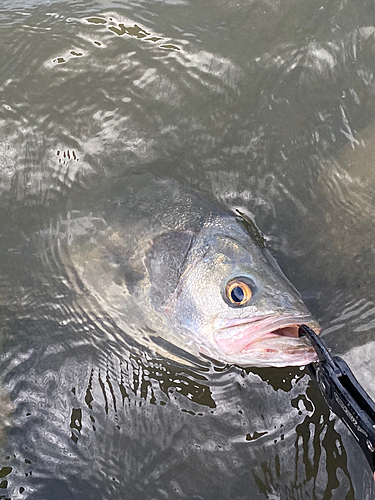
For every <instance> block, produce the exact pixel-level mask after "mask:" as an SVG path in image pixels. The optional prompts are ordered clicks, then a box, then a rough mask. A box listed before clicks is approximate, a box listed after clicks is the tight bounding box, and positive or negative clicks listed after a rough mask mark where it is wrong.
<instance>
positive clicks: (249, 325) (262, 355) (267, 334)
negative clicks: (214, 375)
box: [213, 316, 320, 367]
mask: <svg viewBox="0 0 375 500" xmlns="http://www.w3.org/2000/svg"><path fill="white" fill-rule="evenodd" d="M302 324H307V325H308V326H309V327H310V328H312V329H313V330H314V331H315V332H316V333H319V332H320V327H319V325H318V324H317V323H316V322H315V321H313V320H312V318H311V317H308V316H282V317H276V316H268V317H260V318H254V319H250V320H249V319H248V320H245V319H238V320H230V321H228V322H227V325H223V327H221V328H219V329H217V330H215V332H214V334H213V337H214V340H215V343H216V345H217V347H218V348H219V349H220V351H221V353H222V354H223V355H224V356H223V357H225V359H226V360H227V361H228V362H232V363H236V364H240V365H243V366H278V367H281V366H304V365H306V364H309V363H312V362H314V361H317V359H318V358H317V354H316V352H315V350H314V348H313V347H312V345H311V344H310V343H309V342H308V340H307V339H306V338H305V337H302V338H299V336H298V329H299V327H300V326H301V325H302Z"/></svg>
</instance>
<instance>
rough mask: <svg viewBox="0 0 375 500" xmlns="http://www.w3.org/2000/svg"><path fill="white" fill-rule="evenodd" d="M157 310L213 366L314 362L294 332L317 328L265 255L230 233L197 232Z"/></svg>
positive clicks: (247, 240)
mask: <svg viewBox="0 0 375 500" xmlns="http://www.w3.org/2000/svg"><path fill="white" fill-rule="evenodd" d="M164 312H165V314H167V315H168V317H169V318H170V320H171V321H172V322H173V324H174V326H175V327H176V328H178V329H179V330H181V331H183V332H184V334H185V335H186V337H187V339H188V340H187V342H188V343H189V342H190V343H192V344H195V345H196V346H197V347H198V349H199V351H200V352H202V353H204V354H205V355H207V356H209V357H211V358H214V359H218V360H220V361H224V362H228V363H234V364H238V365H240V366H258V367H261V366H275V367H281V366H303V365H306V364H308V363H311V362H313V361H316V359H317V356H316V353H315V351H314V349H313V347H312V346H311V344H309V342H308V340H307V339H305V338H299V337H298V329H299V326H300V325H302V324H307V325H308V326H310V327H311V328H312V329H313V330H315V331H316V332H318V331H319V330H320V329H319V326H318V324H317V323H316V322H315V321H314V319H313V318H312V316H311V314H310V312H309V311H308V309H307V307H306V306H305V304H304V303H303V302H302V300H301V298H300V296H299V294H298V292H297V291H296V289H295V288H294V287H293V286H292V284H291V283H290V282H289V281H288V279H287V278H286V277H285V276H284V274H283V273H282V272H281V270H280V269H279V268H278V266H277V264H276V263H275V262H274V261H273V259H272V257H271V256H270V254H269V253H268V251H267V250H265V248H261V247H260V246H259V244H257V242H255V241H253V239H252V238H251V237H250V236H249V235H246V237H244V235H243V234H242V233H241V232H240V231H238V230H237V231H221V230H218V228H217V227H215V228H212V227H210V228H209V230H207V231H206V232H204V231H203V234H202V235H201V237H200V238H198V239H197V241H196V242H195V244H194V245H193V246H192V248H191V249H190V251H189V255H188V258H187V259H186V265H185V267H184V270H183V272H182V273H181V275H180V278H179V280H178V283H177V286H176V288H175V290H174V292H173V294H172V296H171V297H170V299H169V300H168V301H167V303H166V304H165V307H164Z"/></svg>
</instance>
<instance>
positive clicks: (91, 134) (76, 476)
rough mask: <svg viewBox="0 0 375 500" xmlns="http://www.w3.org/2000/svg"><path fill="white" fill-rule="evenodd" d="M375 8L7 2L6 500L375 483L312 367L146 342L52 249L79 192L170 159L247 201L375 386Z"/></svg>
mask: <svg viewBox="0 0 375 500" xmlns="http://www.w3.org/2000/svg"><path fill="white" fill-rule="evenodd" d="M374 15H375V7H374V4H373V2H361V3H354V2H349V1H346V2H345V1H343V2H328V1H326V2H323V3H322V2H321V1H319V2H317V1H315V0H311V1H309V2H300V1H294V0H285V1H284V2H276V1H275V2H272V1H262V0H259V1H257V2H256V1H250V0H247V1H245V0H240V1H238V2H237V1H236V2H231V1H230V0H208V1H205V2H202V1H197V0H191V1H190V0H170V1H155V0H153V1H138V2H125V1H117V2H108V1H105V0H98V1H96V2H94V1H85V2H83V1H82V0H79V1H77V0H75V1H60V2H57V1H56V2H52V1H47V0H45V1H43V0H40V1H32V0H29V1H25V0H24V1H22V2H20V1H7V0H3V1H2V2H1V5H0V47H1V51H0V68H1V71H0V105H1V107H0V193H1V195H0V210H1V218H0V249H1V250H0V251H1V259H0V311H1V315H0V328H1V358H0V372H1V375H2V382H1V394H0V397H1V400H2V404H1V406H2V412H1V413H2V417H1V428H2V429H3V430H2V435H1V440H2V441H1V443H2V446H1V450H2V451H1V454H0V466H1V468H0V490H1V492H3V493H1V492H0V498H11V499H13V500H14V499H21V498H33V499H59V500H63V499H88V498H89V499H109V498H111V499H117V498H118V499H123V498H126V499H133V498H134V499H136V498H137V499H139V498H145V499H156V500H159V499H164V498H168V499H180V498H186V499H197V500H198V499H205V500H211V499H212V500H213V499H219V498H220V499H234V498H235V499H250V500H256V499H270V500H271V499H272V500H276V499H283V500H284V499H288V500H292V499H293V500H297V499H301V500H302V499H303V500H306V499H317V500H320V499H324V500H329V499H340V500H341V499H343V498H346V499H356V500H364V499H366V500H367V499H372V498H375V494H374V486H373V482H372V479H371V472H370V470H369V468H368V466H367V463H366V461H365V459H364V458H363V456H362V455H361V453H360V451H359V449H358V447H357V445H356V443H355V440H354V438H352V437H351V436H350V435H349V433H348V431H347V430H346V429H345V428H344V427H343V425H342V424H341V423H340V422H338V421H337V420H336V419H335V418H334V417H333V415H332V414H330V413H329V411H328V409H327V408H326V407H325V405H324V403H323V401H322V399H321V397H320V395H319V393H318V391H317V389H316V388H315V387H314V386H313V384H311V381H310V379H309V377H308V375H307V374H306V373H305V371H301V370H299V369H264V370H260V369H258V370H246V371H244V370H241V369H240V368H238V367H233V366H232V367H231V366H226V367H225V366H222V365H219V364H218V365H214V364H213V363H210V362H208V361H206V360H203V359H202V360H201V361H200V362H198V363H197V362H193V363H192V364H191V366H189V367H186V366H184V365H182V364H180V363H179V362H178V361H173V360H170V359H167V358H165V357H163V356H162V355H157V354H152V352H151V351H150V350H149V349H142V348H141V347H140V346H139V345H138V343H137V342H136V340H135V339H134V335H128V333H129V332H126V331H123V329H120V327H119V325H118V324H116V322H115V321H114V320H113V318H112V317H111V316H110V315H109V314H108V311H106V310H104V309H103V310H102V309H101V308H100V307H99V305H98V303H97V302H95V300H94V299H93V298H92V297H90V294H89V293H88V292H87V290H85V289H82V288H80V287H79V286H76V284H75V282H74V280H72V278H71V275H72V272H73V271H72V269H70V268H69V266H67V264H66V262H64V261H63V260H62V259H61V255H60V253H59V243H60V240H61V238H62V237H63V235H64V234H65V233H64V231H65V229H64V221H66V219H67V217H68V216H69V213H70V211H71V209H72V206H73V200H77V199H79V201H80V204H81V206H85V205H86V207H85V208H86V209H87V210H90V206H88V204H89V203H92V198H91V197H90V196H89V194H90V193H91V192H92V190H93V189H98V187H99V188H100V186H105V185H106V182H108V181H109V180H111V179H113V178H115V177H121V175H122V174H123V173H124V172H126V171H127V170H128V169H130V168H135V169H140V168H146V169H148V170H152V171H153V172H155V173H156V174H160V175H163V176H167V177H169V178H173V179H176V180H178V181H179V182H180V183H181V184H183V185H186V186H187V187H193V188H195V189H197V190H198V191H200V192H201V193H202V194H204V195H205V196H206V197H208V198H209V199H210V200H212V201H215V202H217V203H219V204H220V205H222V206H224V207H227V208H228V209H232V210H233V209H236V208H239V209H240V210H242V211H244V212H245V213H247V214H249V215H251V216H252V217H253V218H254V219H255V220H256V222H257V224H258V225H259V227H261V228H262V230H263V231H264V233H265V235H266V236H267V238H268V245H269V248H270V249H271V251H272V252H273V254H274V255H275V256H276V258H277V260H278V262H279V263H280V265H281V267H282V268H283V270H284V272H285V273H286V274H287V276H288V277H289V278H290V279H291V281H292V282H293V283H294V285H295V286H296V287H297V288H298V289H299V290H300V291H301V292H302V295H303V297H304V298H305V301H306V302H307V303H308V305H309V307H310V308H311V309H312V311H313V312H314V314H315V315H316V317H317V318H318V320H319V321H320V322H321V324H322V325H323V327H324V332H323V335H324V336H325V339H326V341H327V343H328V344H329V346H330V347H331V348H332V349H333V352H334V353H336V354H340V355H343V356H344V357H345V358H346V359H347V360H348V361H349V363H350V365H351V366H352V368H353V371H354V372H355V375H356V376H357V377H358V379H359V380H361V382H362V383H363V384H364V386H365V387H366V389H367V390H368V391H369V392H370V393H371V394H372V396H373V397H374V396H375V390H374V387H373V378H374V373H375V367H374V363H373V357H374V355H375V330H374V328H375V293H374V285H373V283H374V277H375V266H374V255H375V246H374V243H373V241H374V235H375V231H374V227H373V220H374V215H375V214H374V212H375V209H374V198H375V195H374V184H375V173H374V171H373V158H375V152H374V151H373V149H374V148H373V146H372V143H373V135H375V130H374V129H373V123H374V118H375V82H374V70H375V57H374V56H375V27H374V26H373V20H374V19H375V17H374ZM373 152H374V154H373Z"/></svg>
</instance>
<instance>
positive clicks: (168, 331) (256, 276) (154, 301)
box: [68, 173, 317, 367]
mask: <svg viewBox="0 0 375 500" xmlns="http://www.w3.org/2000/svg"><path fill="white" fill-rule="evenodd" d="M85 203H86V204H87V200H85ZM92 204H93V205H94V204H95V205H96V209H95V210H94V211H93V212H92V213H90V215H85V216H83V215H82V211H81V210H78V211H71V214H70V218H69V224H68V226H69V228H68V233H69V234H68V248H69V253H70V256H71V259H72V261H73V264H74V266H75V268H76V269H77V272H78V275H79V277H80V279H81V280H82V282H83V283H84V284H85V285H86V287H87V288H88V289H89V291H91V292H92V294H93V295H95V296H96V297H97V298H98V299H99V301H100V302H101V303H102V304H104V307H105V308H106V309H107V310H108V311H109V313H110V314H111V313H113V316H114V317H115V318H116V319H118V318H120V317H122V320H123V321H125V322H128V323H135V322H136V321H137V319H138V320H139V317H141V316H142V318H143V319H146V320H147V324H148V325H149V326H150V327H151V328H153V329H154V330H155V331H157V335H159V336H163V337H165V339H166V340H167V341H168V342H170V343H172V344H176V345H178V346H180V347H181V346H182V347H183V348H184V349H185V350H186V351H188V352H193V353H194V354H199V353H203V354H204V355H207V356H209V357H211V358H214V359H216V360H218V361H223V362H228V363H233V364H238V365H241V366H259V367H260V366H291V365H294V366H301V365H305V364H308V363H310V362H312V361H314V360H315V359H316V355H315V352H314V351H313V349H312V347H311V346H310V345H309V344H308V343H307V341H306V340H305V339H300V338H298V326H299V325H301V324H303V323H306V324H309V325H310V326H311V327H313V328H316V327H317V325H316V323H315V322H314V320H313V318H312V317H311V315H310V313H309V311H308V309H307V308H306V306H305V305H304V303H303V302H302V300H301V299H300V297H299V295H298V293H297V291H296V290H295V288H294V287H293V286H292V285H291V283H290V282H289V281H288V280H287V278H286V277H285V276H284V275H283V274H282V272H281V271H280V269H279V268H278V266H277V265H276V264H275V263H274V261H273V259H272V258H271V256H270V255H269V253H268V251H267V250H266V249H265V247H264V244H263V242H262V238H261V237H260V234H259V233H258V232H257V229H256V228H255V226H254V225H253V223H252V222H251V221H250V220H249V219H247V218H246V216H240V215H239V216H234V215H233V214H229V213H226V212H224V211H222V210H221V209H219V208H218V207H216V206H215V205H213V204H211V203H210V202H208V201H207V200H205V199H203V198H202V197H201V196H199V195H198V194H196V193H194V192H191V191H188V190H185V189H183V188H182V187H181V186H179V185H178V184H177V183H175V182H173V181H170V180H163V179H157V178H155V177H154V176H153V175H152V174H150V173H142V174H128V175H127V176H126V177H125V178H123V179H122V180H121V181H117V182H116V183H114V185H113V186H112V187H111V188H109V189H108V190H107V191H106V192H105V193H104V195H103V194H102V201H101V202H99V201H98V200H97V199H95V200H92Z"/></svg>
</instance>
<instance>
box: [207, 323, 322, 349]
mask: <svg viewBox="0 0 375 500" xmlns="http://www.w3.org/2000/svg"><path fill="white" fill-rule="evenodd" d="M272 323H273V325H272ZM275 323H276V325H275ZM277 323H279V325H280V328H274V329H272V326H277ZM309 323H310V322H309ZM301 324H302V323H289V324H288V322H287V320H286V319H284V321H283V320H279V321H275V320H274V318H267V319H263V320H260V321H259V320H258V321H250V322H249V323H237V325H236V324H235V323H234V322H231V324H230V325H228V327H226V328H223V329H220V330H217V331H216V334H215V340H216V343H217V345H218V346H219V347H220V349H221V350H222V351H223V352H224V353H225V354H227V355H236V354H239V353H241V352H242V353H244V352H249V351H252V350H253V349H257V348H260V347H261V344H262V341H266V340H271V339H275V340H276V339H277V340H278V341H279V340H281V339H282V338H283V337H284V338H285V339H286V338H293V339H298V337H299V335H298V330H299V327H300V325H301ZM310 325H311V323H310ZM311 327H312V328H313V329H314V330H315V331H316V328H317V325H315V324H314V325H311ZM318 330H320V329H318ZM317 333H318V332H317ZM285 342H286V344H287V340H285ZM298 344H299V343H298V341H297V343H293V344H290V348H292V345H293V346H294V347H297V346H298ZM303 344H305V340H303V341H302V340H301V346H302V345H303ZM268 345H269V343H268ZM275 348H276V350H278V349H280V348H281V349H283V347H282V346H281V345H280V343H279V342H278V346H277V347H276V345H275ZM285 348H286V345H285Z"/></svg>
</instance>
